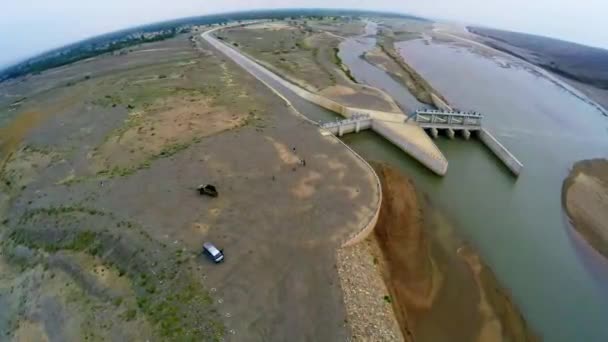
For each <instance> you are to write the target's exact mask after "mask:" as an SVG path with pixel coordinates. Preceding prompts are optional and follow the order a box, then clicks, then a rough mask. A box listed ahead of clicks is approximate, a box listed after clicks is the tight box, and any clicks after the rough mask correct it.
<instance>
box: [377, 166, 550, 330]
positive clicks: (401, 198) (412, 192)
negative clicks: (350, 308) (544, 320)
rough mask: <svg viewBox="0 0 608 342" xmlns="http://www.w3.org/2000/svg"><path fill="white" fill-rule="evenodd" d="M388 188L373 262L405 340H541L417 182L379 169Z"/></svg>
mask: <svg viewBox="0 0 608 342" xmlns="http://www.w3.org/2000/svg"><path fill="white" fill-rule="evenodd" d="M374 168H375V169H376V172H377V173H378V175H379V177H380V179H381V183H382V190H383V194H384V195H383V204H382V208H381V211H380V217H379V220H378V224H377V226H376V229H375V233H374V235H373V236H371V237H370V239H375V240H376V241H377V245H378V247H379V248H378V249H376V250H373V251H372V254H373V260H378V265H379V270H380V273H381V275H382V278H383V279H384V282H385V284H386V286H387V289H388V297H385V300H386V301H388V302H389V303H391V304H392V306H393V309H394V312H395V314H396V318H397V321H398V322H399V325H400V327H401V331H402V333H403V336H404V337H405V340H407V341H413V340H416V341H437V340H458V341H535V340H537V339H538V338H537V337H536V336H535V335H534V334H533V333H532V332H531V330H530V329H529V327H528V325H527V324H526V322H525V320H524V319H523V317H522V315H521V314H520V312H519V310H518V308H517V307H516V306H515V304H514V303H513V302H512V300H511V298H510V295H509V294H508V292H507V291H506V290H505V289H503V288H502V287H501V286H500V285H499V283H498V281H497V279H496V277H495V276H494V274H493V272H492V270H490V269H489V268H488V266H487V265H486V264H485V263H484V262H483V261H482V260H481V258H480V257H479V255H478V254H477V253H476V252H475V251H474V249H473V248H471V247H470V246H468V245H467V244H466V243H465V242H464V241H462V240H461V239H459V237H458V236H457V235H456V234H455V233H454V231H453V229H452V227H451V226H450V224H449V223H448V220H446V219H445V218H442V217H441V216H440V214H439V213H437V212H435V211H434V210H433V208H432V207H431V206H430V205H429V203H428V202H427V201H426V200H425V198H424V196H423V195H422V194H421V193H419V192H418V190H417V189H416V186H415V184H414V183H413V181H412V180H411V179H410V178H409V177H407V176H406V175H404V174H403V173H402V172H401V171H399V170H398V169H395V168H393V167H391V166H388V165H387V164H374Z"/></svg>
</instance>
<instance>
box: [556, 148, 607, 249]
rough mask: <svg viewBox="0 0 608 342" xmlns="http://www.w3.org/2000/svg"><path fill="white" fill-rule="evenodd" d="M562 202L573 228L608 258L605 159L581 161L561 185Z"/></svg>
mask: <svg viewBox="0 0 608 342" xmlns="http://www.w3.org/2000/svg"><path fill="white" fill-rule="evenodd" d="M562 204H563V206H564V208H565V210H566V212H567V213H568V217H569V218H570V220H571V222H572V225H573V226H574V229H575V230H576V231H577V232H578V233H579V234H580V235H581V236H582V237H583V238H584V239H585V240H586V241H587V242H588V243H589V244H590V245H591V247H593V248H594V249H595V250H596V251H597V252H599V253H600V254H602V255H603V256H604V257H606V258H608V160H606V159H592V160H583V161H580V162H578V163H576V164H574V167H573V168H572V171H571V172H570V175H568V177H567V178H566V179H565V180H564V183H563V186H562Z"/></svg>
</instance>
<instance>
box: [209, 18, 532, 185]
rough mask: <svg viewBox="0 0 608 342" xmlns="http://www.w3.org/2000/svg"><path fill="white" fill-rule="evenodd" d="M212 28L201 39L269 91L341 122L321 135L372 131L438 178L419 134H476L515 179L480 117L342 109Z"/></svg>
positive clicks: (437, 166)
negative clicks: (232, 44) (281, 89)
mask: <svg viewBox="0 0 608 342" xmlns="http://www.w3.org/2000/svg"><path fill="white" fill-rule="evenodd" d="M217 29H219V28H216V29H212V30H209V31H207V32H204V33H203V34H201V37H202V38H203V39H205V40H206V41H207V42H208V43H210V44H211V45H212V46H214V47H215V48H216V49H218V50H219V51H221V52H222V53H224V54H225V55H226V56H228V57H229V58H231V59H232V60H233V61H235V62H236V63H237V64H238V65H240V66H241V67H243V68H244V69H245V70H247V71H248V72H250V73H251V74H252V75H253V76H255V77H256V78H257V79H258V80H260V81H261V82H262V83H264V84H265V85H266V86H268V87H269V88H271V89H272V90H273V91H275V92H276V93H279V92H278V90H277V89H275V88H274V87H272V85H271V84H270V82H268V81H269V80H271V81H273V82H277V83H279V84H280V85H281V86H283V87H285V88H287V89H289V90H290V91H292V92H293V93H295V94H296V95H298V96H300V97H301V98H303V99H305V100H307V101H309V102H312V103H314V104H316V105H318V106H320V107H323V108H325V109H328V110H330V111H332V112H335V113H337V114H340V115H341V116H343V117H345V119H344V120H338V121H335V122H328V123H325V124H322V125H320V129H321V130H322V134H334V135H337V136H342V135H344V134H347V133H357V132H359V131H361V130H365V129H372V130H373V131H374V132H376V133H377V134H379V135H381V136H382V137H384V138H385V139H387V140H388V141H390V142H391V143H392V144H394V145H395V146H397V147H398V148H400V149H401V150H402V151H404V152H405V153H407V154H408V155H410V156H411V157H413V158H414V159H416V160H417V161H418V162H420V163H421V164H423V165H424V166H426V167H427V168H428V169H430V170H431V171H433V172H434V173H436V174H438V175H440V176H443V175H445V173H446V172H447V169H448V161H447V159H446V158H445V156H444V155H443V153H441V151H440V150H439V148H438V147H437V146H436V145H435V143H434V142H433V141H432V140H431V138H430V137H429V135H427V134H426V132H425V129H426V130H429V131H430V135H431V136H432V137H437V135H438V132H439V130H445V131H446V134H447V135H448V137H451V138H453V137H454V136H455V132H457V131H459V132H462V135H463V137H465V138H466V139H468V138H469V137H470V135H471V132H479V133H478V134H479V137H480V140H481V141H482V142H484V143H485V144H486V146H488V148H490V150H491V151H492V152H493V153H494V154H496V155H497V156H498V158H499V159H500V160H501V161H503V162H504V163H505V165H507V167H508V168H509V170H511V172H513V173H514V174H515V175H519V172H520V171H521V168H522V165H521V163H520V162H519V161H517V159H515V157H514V156H513V155H512V154H511V153H510V152H509V151H508V150H507V149H506V148H505V147H504V146H502V145H501V144H500V143H499V142H498V140H496V138H494V137H493V136H492V135H491V134H490V133H489V132H487V131H485V130H484V129H483V128H481V118H482V116H481V115H479V114H477V113H471V112H470V113H465V112H457V111H453V110H451V108H450V107H449V105H447V104H443V105H441V106H439V107H440V108H442V109H441V110H429V109H425V110H419V111H416V113H415V114H414V115H413V117H414V120H411V118H412V117H411V116H410V117H408V116H406V115H405V114H403V113H391V112H383V111H377V110H372V109H364V108H353V107H348V106H345V105H343V104H341V103H338V102H335V101H333V100H331V99H328V98H326V97H324V96H321V95H318V94H315V93H313V92H310V91H308V90H306V89H303V88H301V87H300V86H298V85H295V84H293V83H291V82H289V81H287V80H285V79H283V78H282V77H280V76H278V75H276V74H275V73H273V72H271V71H270V70H268V69H267V68H265V67H264V66H262V65H261V63H259V62H257V61H256V60H255V59H254V58H252V57H249V56H245V55H244V54H243V53H242V52H240V51H238V50H236V49H234V48H232V47H230V46H228V45H227V44H224V43H223V42H221V41H219V40H218V39H216V38H215V37H213V36H212V34H211V33H212V32H213V31H215V30H217ZM433 95H435V94H433Z"/></svg>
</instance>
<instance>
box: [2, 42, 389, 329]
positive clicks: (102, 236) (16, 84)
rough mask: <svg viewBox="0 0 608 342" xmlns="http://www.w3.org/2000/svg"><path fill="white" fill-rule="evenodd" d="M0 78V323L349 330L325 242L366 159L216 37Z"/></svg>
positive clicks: (368, 177)
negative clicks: (233, 57)
mask: <svg viewBox="0 0 608 342" xmlns="http://www.w3.org/2000/svg"><path fill="white" fill-rule="evenodd" d="M0 94H1V96H0V118H1V119H0V137H1V138H0V139H1V140H0V153H1V154H0V160H2V164H1V168H0V178H1V183H0V235H1V236H2V239H1V240H2V243H1V245H0V247H1V255H0V307H2V310H1V312H0V334H1V335H0V336H2V337H1V338H0V340H16V341H31V340H49V341H82V340H85V339H86V340H140V341H145V340H161V339H165V340H179V341H184V340H195V341H201V340H219V339H222V338H224V339H228V340H243V339H251V340H288V339H289V340H312V339H316V340H345V339H346V338H348V337H349V336H350V332H349V330H348V327H347V326H346V324H345V318H346V316H345V310H344V305H343V300H342V292H341V289H340V284H339V281H338V275H337V271H336V259H335V250H336V248H337V247H338V246H339V245H340V244H341V243H342V242H343V241H344V240H345V239H347V238H348V237H350V236H352V235H353V234H355V233H356V232H357V231H358V229H360V228H361V227H362V226H364V225H365V224H366V223H367V222H368V220H369V217H370V215H371V214H372V213H373V211H374V210H375V208H374V205H375V204H376V203H377V199H378V198H377V196H378V193H377V191H376V189H375V185H374V184H375V183H374V178H373V177H372V173H371V172H370V170H369V169H368V168H366V166H365V165H364V164H363V163H362V162H361V161H360V160H359V159H357V158H355V157H354V156H353V154H352V153H351V152H350V151H348V150H347V149H346V148H345V147H344V146H343V145H342V144H340V143H339V142H338V141H336V140H335V138H333V137H322V136H321V135H320V133H319V131H318V129H317V128H316V127H315V126H313V125H311V124H310V123H308V122H307V121H305V120H304V119H302V118H301V117H299V116H297V115H296V114H295V113H294V112H292V110H291V109H290V108H288V107H287V106H286V105H285V103H284V102H283V101H282V100H281V99H279V98H278V97H276V96H275V95H274V94H273V93H272V92H271V91H270V90H268V89H267V88H265V87H264V86H262V85H261V84H260V83H258V82H257V81H256V80H255V79H253V78H252V77H251V76H249V75H248V74H247V73H246V72H245V71H243V70H241V69H240V68H238V67H237V66H236V65H234V64H233V63H232V62H231V61H229V60H227V59H225V58H223V56H222V55H221V54H220V53H219V52H216V51H214V50H212V49H211V48H209V47H208V46H207V45H205V43H203V42H193V41H191V40H189V37H188V36H180V37H178V38H175V39H171V40H167V41H163V42H157V43H151V44H146V45H144V46H139V47H134V48H132V49H129V51H128V52H127V53H126V54H116V55H112V56H109V55H106V56H99V57H97V58H94V59H90V60H86V61H82V62H78V63H75V64H73V65H69V66H66V67H62V68H58V69H53V70H49V71H47V72H44V73H42V75H37V76H28V77H27V78H26V79H23V80H15V81H10V82H4V83H2V84H0ZM17 98H19V99H22V100H20V101H18V102H17V103H16V102H15V99H17ZM301 159H305V160H306V166H303V165H301V163H300V160H301ZM200 183H212V184H215V185H216V186H217V187H218V189H219V193H220V196H219V197H218V198H213V199H212V198H203V197H200V196H199V195H198V194H197V193H196V191H195V190H194V189H195V187H196V186H197V185H199V184H200ZM204 241H213V242H214V243H215V244H216V245H218V246H219V247H220V248H223V249H224V250H225V253H226V261H225V262H224V263H223V264H220V265H214V264H211V263H210V262H209V261H207V260H206V259H204V258H202V257H201V254H200V252H201V245H202V243H203V242H204Z"/></svg>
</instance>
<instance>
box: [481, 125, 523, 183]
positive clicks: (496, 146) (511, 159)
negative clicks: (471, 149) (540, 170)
mask: <svg viewBox="0 0 608 342" xmlns="http://www.w3.org/2000/svg"><path fill="white" fill-rule="evenodd" d="M478 132H479V133H478V134H479V139H480V140H481V141H482V142H483V143H484V144H485V145H486V146H487V147H488V148H489V149H490V151H492V152H494V154H495V155H496V156H497V157H498V159H500V160H501V161H502V162H503V163H504V164H505V165H506V166H507V168H508V169H509V170H510V171H511V172H512V173H513V174H514V175H516V176H519V174H520V173H521V170H522V169H523V167H524V166H523V164H522V163H521V162H520V161H519V160H517V158H515V156H514V155H513V154H511V152H509V150H507V148H506V147H504V146H503V145H502V144H501V143H500V142H499V141H498V140H497V139H496V138H495V137H494V136H493V135H492V134H490V132H488V131H487V130H485V129H483V128H482V129H481V130H480V131H478Z"/></svg>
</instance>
